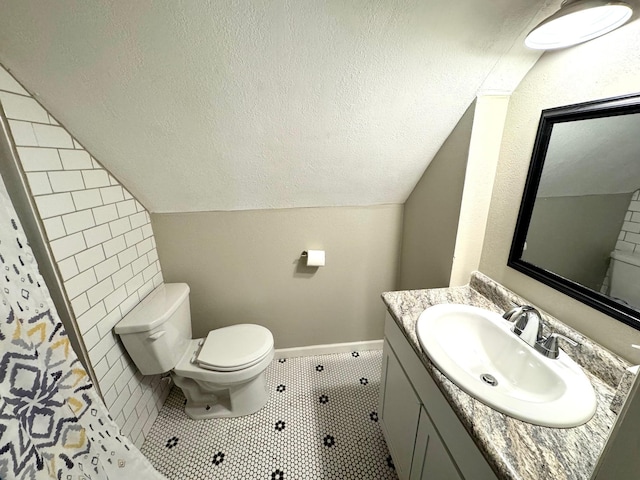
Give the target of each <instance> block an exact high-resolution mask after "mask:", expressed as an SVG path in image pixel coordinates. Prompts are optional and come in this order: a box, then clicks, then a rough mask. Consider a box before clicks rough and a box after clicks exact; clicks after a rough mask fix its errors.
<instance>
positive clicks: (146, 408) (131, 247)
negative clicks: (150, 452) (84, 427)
mask: <svg viewBox="0 0 640 480" xmlns="http://www.w3.org/2000/svg"><path fill="white" fill-rule="evenodd" d="M0 103H1V104H2V107H3V109H4V112H5V114H6V116H7V118H8V119H9V125H10V129H11V133H12V136H13V139H14V142H15V145H16V149H17V151H18V155H19V157H20V162H21V163H22V167H23V169H24V171H25V172H26V174H27V179H28V183H29V187H30V189H31V193H32V195H33V197H34V198H35V202H36V205H37V207H38V211H39V214H40V217H41V218H42V220H43V223H44V225H45V230H46V234H47V237H48V240H49V242H50V245H51V249H52V251H53V255H54V257H55V260H56V262H57V264H58V268H59V270H60V273H61V275H62V277H63V280H64V288H65V290H66V293H67V296H68V298H69V299H70V300H71V304H72V307H73V312H74V314H75V317H76V319H77V322H78V325H79V328H80V331H81V333H82V338H83V341H84V343H85V345H86V347H87V350H88V351H89V358H90V361H91V365H92V366H93V369H94V371H95V373H96V376H97V377H98V379H99V380H98V383H99V385H100V389H101V390H102V393H103V395H104V399H105V402H106V404H107V407H108V408H109V412H110V413H111V416H112V417H113V418H114V419H115V420H116V422H117V423H118V425H119V426H120V428H121V429H122V431H123V433H124V434H125V435H127V436H128V437H129V438H130V439H131V440H132V441H133V442H134V443H135V444H136V445H138V446H141V445H142V443H143V442H144V437H145V436H146V435H147V433H148V432H149V430H150V428H151V425H152V424H153V421H154V420H155V418H156V416H157V415H158V411H159V410H160V407H161V406H162V404H163V402H164V400H165V398H166V397H167V395H168V393H169V385H168V382H167V381H163V380H161V379H160V377H159V376H153V377H145V376H143V375H141V374H140V372H139V371H137V369H136V367H135V365H134V364H133V363H132V362H131V359H130V358H129V356H128V355H127V354H126V352H125V350H124V347H123V346H122V343H121V342H120V340H119V339H118V338H117V336H116V335H114V334H113V332H112V328H113V326H114V325H115V324H116V323H117V322H118V321H119V320H120V319H122V317H123V316H124V315H126V314H127V313H128V312H129V311H130V310H131V309H132V308H133V307H135V306H136V305H137V304H138V303H139V302H140V301H141V300H142V299H143V298H144V297H145V296H146V295H147V294H148V293H149V292H151V290H153V289H154V288H155V287H156V286H158V285H160V284H161V283H162V272H161V270H160V263H159V262H158V254H157V251H156V245H155V239H154V237H153V231H152V229H151V221H150V217H149V213H148V212H147V211H146V210H145V208H144V207H143V206H142V205H141V204H140V203H139V202H138V201H137V200H136V199H134V198H133V197H132V196H131V194H130V193H129V192H128V191H127V190H126V189H125V188H124V187H123V186H122V185H121V184H120V183H119V182H118V181H117V180H116V179H115V178H113V176H111V175H110V174H109V172H108V171H107V170H106V169H105V168H103V167H102V166H101V165H100V164H99V163H98V162H96V160H95V159H93V158H92V157H91V155H90V154H89V152H87V151H86V150H85V149H83V148H82V146H81V145H80V144H79V143H78V142H77V141H76V140H75V139H74V138H73V137H72V136H71V135H70V134H69V132H67V131H66V130H65V129H64V128H63V127H62V126H60V125H59V124H58V123H57V122H56V121H55V120H54V118H53V117H52V116H51V115H50V114H49V113H48V112H47V111H46V110H45V109H44V108H42V106H40V104H39V103H38V102H37V101H35V100H34V99H33V98H32V97H31V95H30V94H29V93H28V92H27V91H26V90H24V89H23V88H22V87H21V86H20V85H19V84H18V83H17V82H16V81H15V80H14V79H13V78H12V77H11V75H9V73H7V71H6V70H4V69H3V68H2V67H0Z"/></svg>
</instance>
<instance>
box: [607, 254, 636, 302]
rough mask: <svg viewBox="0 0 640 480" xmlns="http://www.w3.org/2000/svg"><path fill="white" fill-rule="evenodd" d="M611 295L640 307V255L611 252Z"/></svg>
mask: <svg viewBox="0 0 640 480" xmlns="http://www.w3.org/2000/svg"><path fill="white" fill-rule="evenodd" d="M610 276H611V278H610V279H609V282H610V286H609V296H610V297H613V298H615V299H617V300H622V301H623V302H624V303H627V304H630V305H632V306H634V307H636V308H637V307H640V286H639V285H640V255H638V254H634V253H631V252H620V251H618V250H614V251H613V252H611V272H610Z"/></svg>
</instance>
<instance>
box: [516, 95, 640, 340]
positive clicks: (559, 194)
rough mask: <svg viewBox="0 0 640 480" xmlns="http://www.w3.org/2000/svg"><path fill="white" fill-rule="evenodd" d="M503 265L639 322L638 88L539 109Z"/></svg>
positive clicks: (635, 325) (639, 192) (639, 183)
mask: <svg viewBox="0 0 640 480" xmlns="http://www.w3.org/2000/svg"><path fill="white" fill-rule="evenodd" d="M509 266H511V267H513V268H515V269H517V270H520V271H522V272H524V273H526V274H528V275H530V276H533V277H534V278H536V279H538V280H540V281H542V282H543V283H546V284H548V285H550V286H552V287H554V288H556V289H558V290H560V291H563V292H564V293H567V294H568V295H571V296H574V297H575V298H578V299H580V300H582V301H584V302H585V303H587V304H589V305H591V306H594V307H595V308H599V309H601V310H603V311H606V312H607V313H610V314H612V315H613V316H617V317H618V318H620V319H621V320H623V321H625V322H626V323H629V324H630V325H632V326H634V327H635V328H639V329H640V321H639V320H638V319H639V318H640V96H630V97H625V98H621V99H609V100H602V101H596V102H589V103H587V104H581V105H572V106H567V107H559V108H556V109H550V110H545V111H544V112H543V113H542V117H541V121H540V125H539V130H538V137H537V139H536V145H535V148H534V153H533V158H532V164H531V167H530V171H529V177H528V179H527V185H526V187H525V193H524V197H523V204H522V205H521V209H520V216H519V218H518V224H517V226H516V234H515V237H514V243H513V245H512V249H511V254H510V257H509ZM621 311H622V313H621Z"/></svg>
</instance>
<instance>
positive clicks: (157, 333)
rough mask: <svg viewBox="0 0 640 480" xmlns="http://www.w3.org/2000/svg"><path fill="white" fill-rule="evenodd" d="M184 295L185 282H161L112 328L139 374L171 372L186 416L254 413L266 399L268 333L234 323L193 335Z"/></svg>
mask: <svg viewBox="0 0 640 480" xmlns="http://www.w3.org/2000/svg"><path fill="white" fill-rule="evenodd" d="M188 299H189V287H188V285H187V284H185V283H174V284H163V285H161V286H159V287H158V288H156V289H155V290H154V291H153V292H151V293H150V294H149V295H148V296H147V297H146V298H145V299H144V300H143V301H142V302H141V303H140V304H138V305H137V306H136V307H135V308H134V309H133V310H132V311H131V312H130V313H128V314H127V315H126V316H125V317H124V318H123V319H122V320H121V321H120V322H119V323H118V324H117V325H116V326H115V332H116V333H117V334H118V335H119V336H120V338H121V339H122V342H123V343H124V346H125V349H126V350H127V352H128V353H129V355H130V356H131V358H132V359H133V361H134V363H135V364H136V366H137V367H138V368H139V369H140V372H141V373H142V374H144V375H156V374H160V373H167V372H170V374H171V378H172V379H173V381H174V382H175V384H176V385H177V386H178V387H180V389H182V391H183V393H184V395H185V397H186V399H187V403H186V405H185V412H186V413H187V415H189V417H191V418H193V419H196V420H200V419H206V418H217V417H238V416H242V415H249V414H251V413H255V412H257V411H258V410H260V409H261V408H262V407H263V406H264V405H265V404H266V403H267V400H268V399H269V394H268V392H267V389H266V380H265V370H266V368H267V367H268V366H269V364H270V363H271V361H272V360H273V353H274V352H273V335H272V334H271V332H270V331H269V330H268V329H266V328H264V327H262V326H260V325H253V324H239V325H232V326H229V327H223V328H219V329H216V330H212V331H211V332H209V334H208V335H207V337H206V338H201V339H192V338H191V315H190V309H189V301H188Z"/></svg>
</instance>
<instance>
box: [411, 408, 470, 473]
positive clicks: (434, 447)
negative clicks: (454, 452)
mask: <svg viewBox="0 0 640 480" xmlns="http://www.w3.org/2000/svg"><path fill="white" fill-rule="evenodd" d="M411 480H464V479H463V477H462V475H461V474H460V472H459V471H458V468H457V467H456V464H455V463H454V461H453V459H452V458H451V456H450V455H449V452H448V450H447V448H446V447H445V446H444V443H442V439H441V438H440V435H438V432H437V430H436V429H435V427H434V426H433V423H432V422H431V419H430V418H429V415H427V411H426V410H425V409H424V407H421V408H420V423H419V424H418V434H417V435H416V447H415V451H414V453H413V463H412V466H411Z"/></svg>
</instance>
